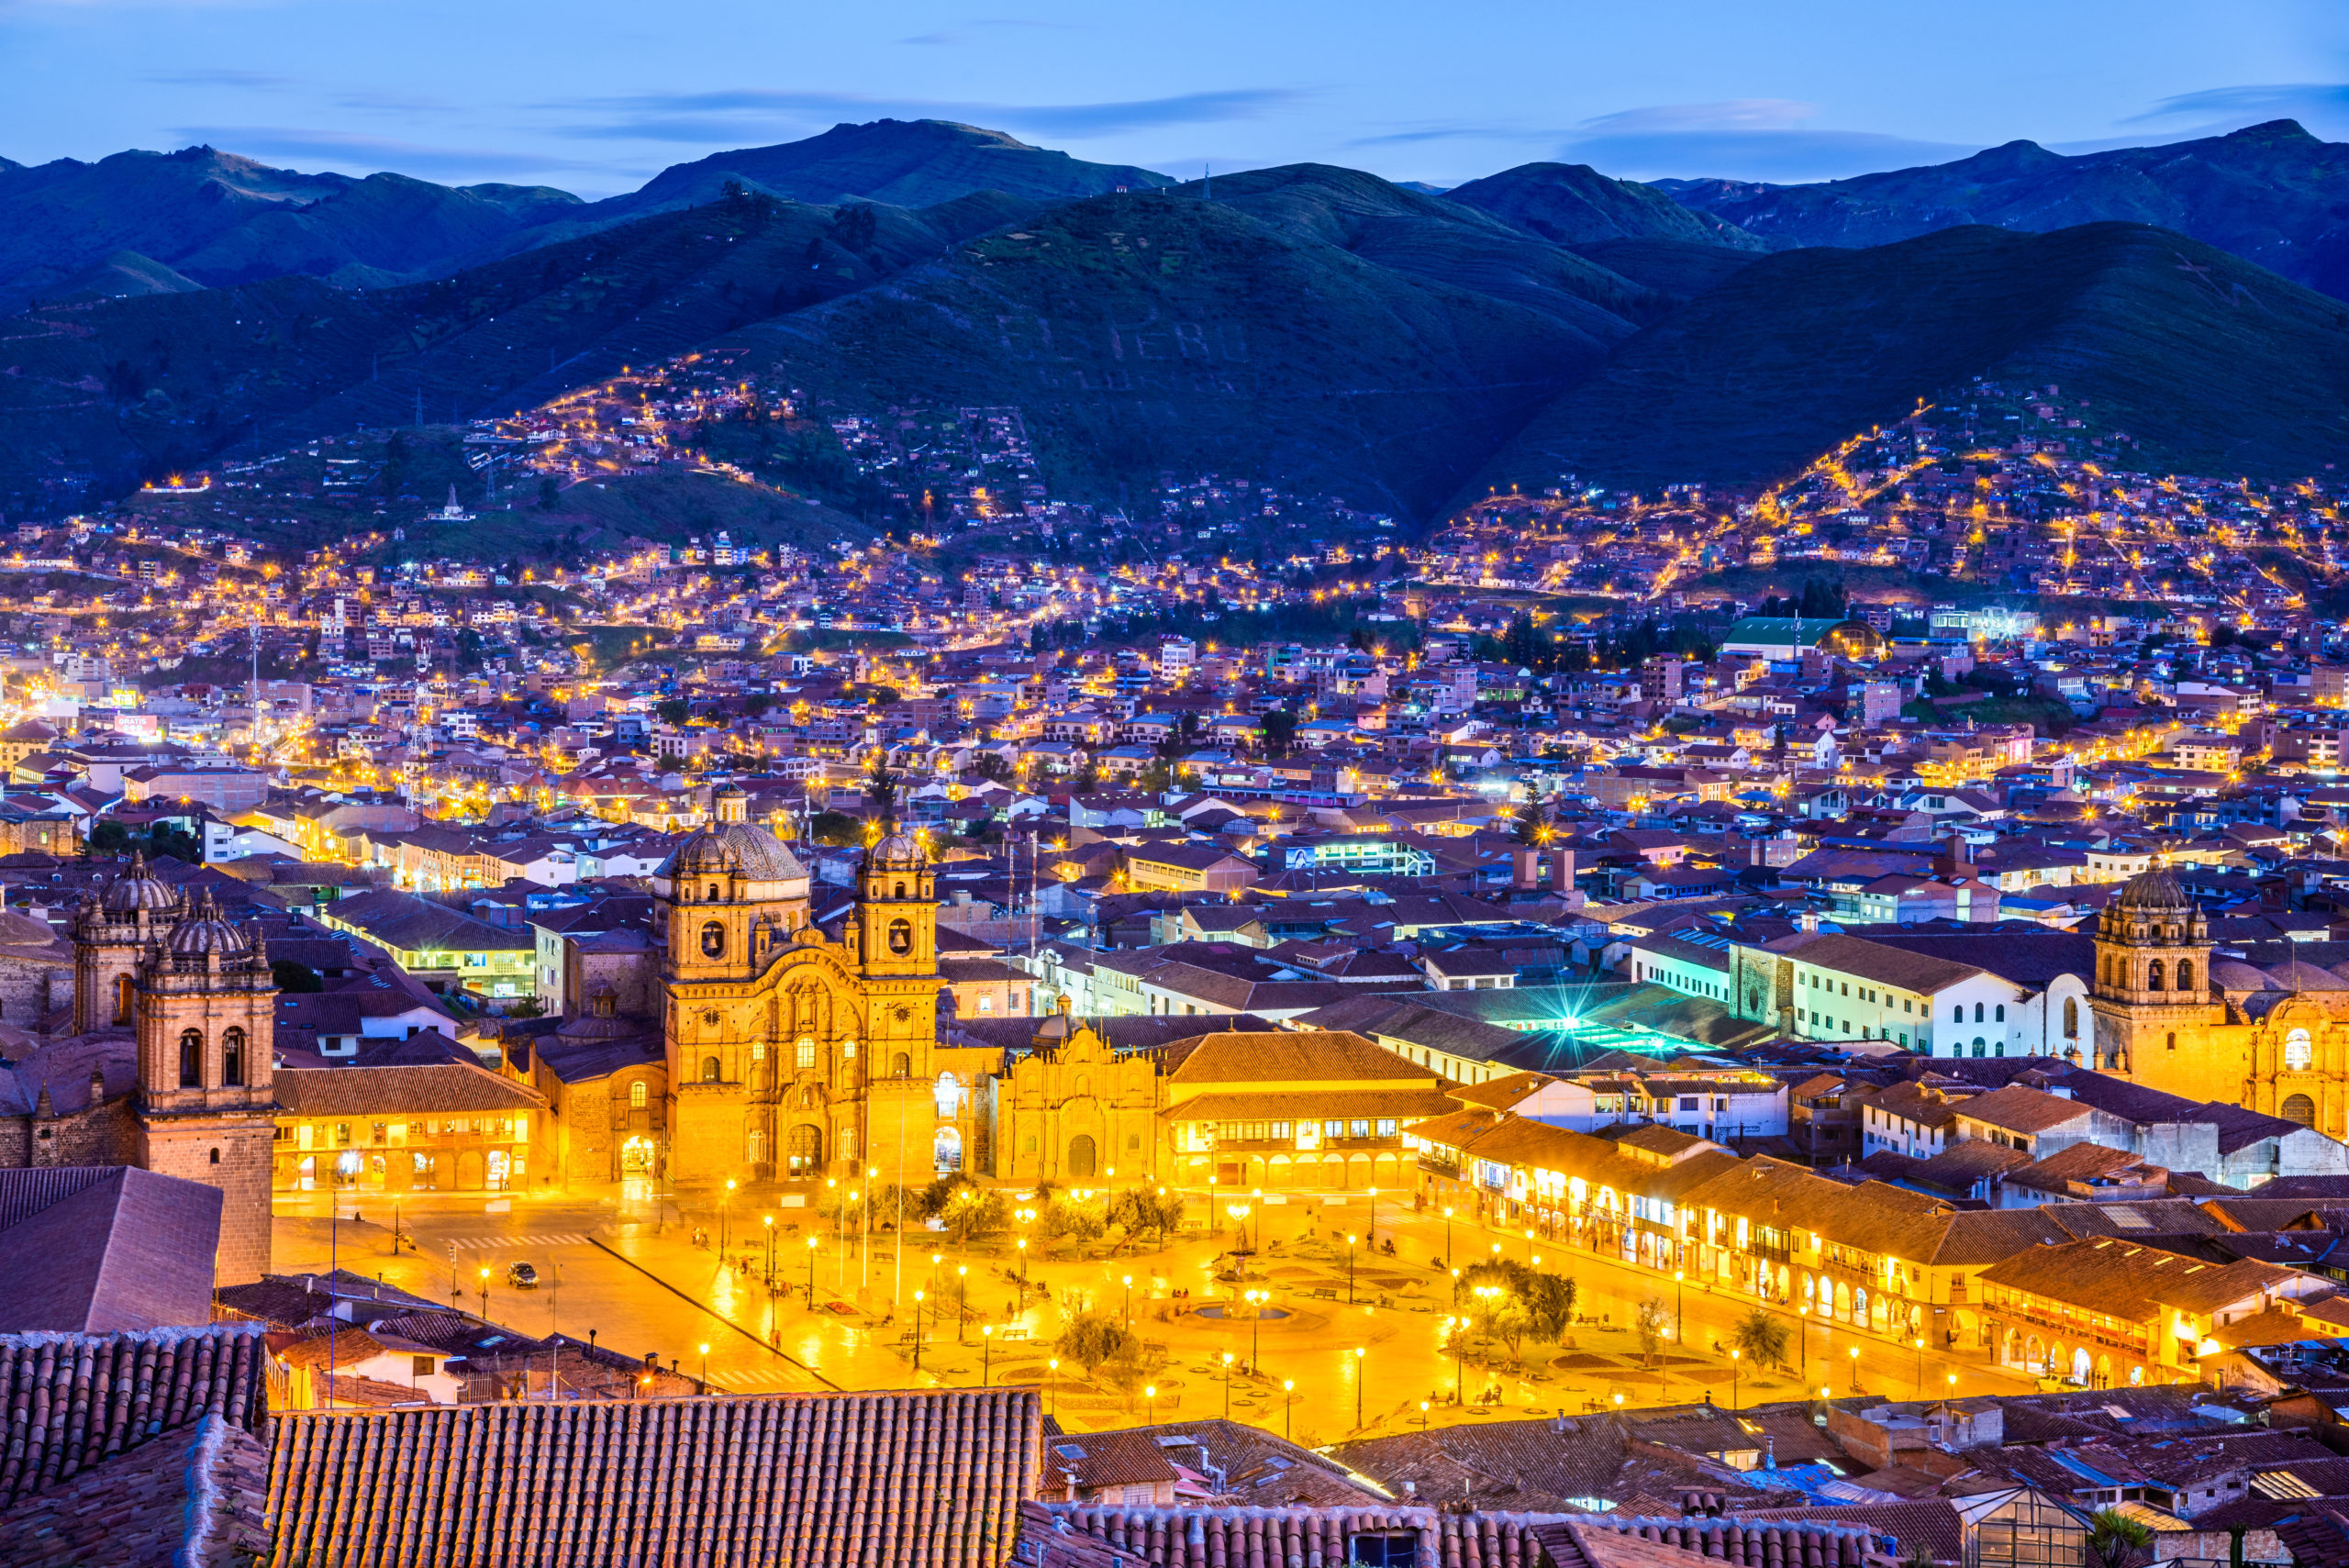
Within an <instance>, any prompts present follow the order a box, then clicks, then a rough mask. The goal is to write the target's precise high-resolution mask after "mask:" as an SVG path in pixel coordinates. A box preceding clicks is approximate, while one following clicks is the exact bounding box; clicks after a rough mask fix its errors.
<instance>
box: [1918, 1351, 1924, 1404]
mask: <svg viewBox="0 0 2349 1568" xmlns="http://www.w3.org/2000/svg"><path fill="white" fill-rule="evenodd" d="M1924 1396H1925V1341H1924V1340H1923V1339H1921V1338H1920V1339H1919V1340H1918V1341H1917V1397H1918V1398H1920V1399H1922V1398H1923V1397H1924Z"/></svg>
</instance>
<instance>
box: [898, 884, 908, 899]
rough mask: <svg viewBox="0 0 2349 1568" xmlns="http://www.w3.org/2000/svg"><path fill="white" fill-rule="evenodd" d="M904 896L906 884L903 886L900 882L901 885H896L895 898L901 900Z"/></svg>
mask: <svg viewBox="0 0 2349 1568" xmlns="http://www.w3.org/2000/svg"><path fill="white" fill-rule="evenodd" d="M905 895H906V884H904V883H902V882H901V883H899V884H897V891H896V896H897V897H899V898H903V897H904V896H905Z"/></svg>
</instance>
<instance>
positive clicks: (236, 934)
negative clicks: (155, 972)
mask: <svg viewBox="0 0 2349 1568" xmlns="http://www.w3.org/2000/svg"><path fill="white" fill-rule="evenodd" d="M163 945H164V946H165V947H166V948H168V949H169V950H170V951H171V954H172V956H173V958H201V957H203V956H204V955H205V954H206V953H218V954H219V955H220V956H221V957H223V958H241V957H242V956H244V954H245V953H247V952H249V951H251V943H250V942H249V941H248V940H246V937H245V933H244V932H243V931H242V930H241V929H239V928H238V927H236V926H234V925H232V924H230V923H229V922H228V921H227V920H224V919H222V918H221V917H220V906H218V905H217V904H215V903H214V902H213V901H212V900H211V899H209V898H206V899H203V900H201V901H199V902H198V903H197V905H196V906H195V908H193V909H191V910H189V911H188V913H187V917H186V918H184V919H183V920H181V921H180V922H179V923H178V924H177V925H175V926H173V928H172V931H171V935H170V936H168V937H166V938H164V939H163Z"/></svg>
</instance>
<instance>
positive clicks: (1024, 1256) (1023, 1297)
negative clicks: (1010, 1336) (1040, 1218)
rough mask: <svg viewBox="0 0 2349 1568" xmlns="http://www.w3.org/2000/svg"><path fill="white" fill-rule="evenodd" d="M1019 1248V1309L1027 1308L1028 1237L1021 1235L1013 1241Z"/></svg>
mask: <svg viewBox="0 0 2349 1568" xmlns="http://www.w3.org/2000/svg"><path fill="white" fill-rule="evenodd" d="M1014 1245H1016V1246H1017V1247H1018V1248H1019V1310H1020V1311H1022V1312H1025V1311H1027V1310H1028V1238H1027V1237H1025V1236H1022V1237H1020V1238H1019V1240H1018V1241H1017V1242H1015V1243H1014Z"/></svg>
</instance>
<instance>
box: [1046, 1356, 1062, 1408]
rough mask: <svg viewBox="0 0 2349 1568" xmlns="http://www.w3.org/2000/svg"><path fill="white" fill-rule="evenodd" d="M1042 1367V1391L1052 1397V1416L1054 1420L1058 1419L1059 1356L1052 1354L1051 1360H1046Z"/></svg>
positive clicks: (1059, 1400)
mask: <svg viewBox="0 0 2349 1568" xmlns="http://www.w3.org/2000/svg"><path fill="white" fill-rule="evenodd" d="M1044 1367H1045V1377H1044V1392H1045V1394H1046V1395H1047V1396H1049V1397H1050V1398H1051V1399H1052V1418H1053V1419H1055V1420H1058V1419H1059V1418H1060V1413H1061V1391H1060V1386H1059V1385H1060V1375H1061V1358H1060V1357H1058V1356H1054V1357H1053V1358H1052V1360H1050V1361H1048V1362H1045V1363H1044Z"/></svg>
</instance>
